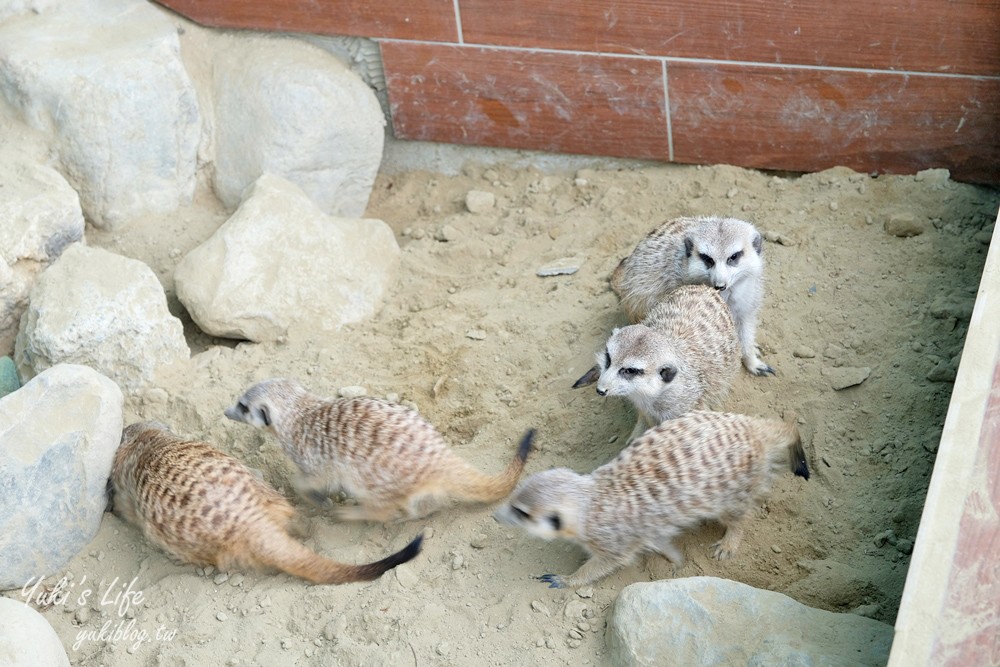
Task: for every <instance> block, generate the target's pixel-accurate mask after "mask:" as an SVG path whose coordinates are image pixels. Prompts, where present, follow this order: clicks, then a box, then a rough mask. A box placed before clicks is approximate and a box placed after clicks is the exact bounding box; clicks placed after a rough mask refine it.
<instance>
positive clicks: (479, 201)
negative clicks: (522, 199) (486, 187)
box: [465, 190, 497, 213]
mask: <svg viewBox="0 0 1000 667" xmlns="http://www.w3.org/2000/svg"><path fill="white" fill-rule="evenodd" d="M496 200H497V199H496V196H495V195H494V194H493V193H492V192H483V191H482V190H469V192H468V193H466V195H465V208H467V209H468V210H469V213H486V212H487V211H489V210H490V209H492V208H493V207H494V206H495V205H496Z"/></svg>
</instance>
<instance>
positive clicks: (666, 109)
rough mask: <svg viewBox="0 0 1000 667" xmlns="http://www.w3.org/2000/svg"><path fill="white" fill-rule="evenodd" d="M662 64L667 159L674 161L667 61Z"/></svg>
mask: <svg viewBox="0 0 1000 667" xmlns="http://www.w3.org/2000/svg"><path fill="white" fill-rule="evenodd" d="M661 64H662V66H663V104H664V107H663V110H664V112H665V113H664V115H665V116H666V117H667V159H668V160H669V161H670V162H673V161H674V131H673V128H672V127H671V124H670V89H669V88H668V87H667V61H666V60H664V61H662V62H661Z"/></svg>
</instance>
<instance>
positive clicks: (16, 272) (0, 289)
mask: <svg viewBox="0 0 1000 667" xmlns="http://www.w3.org/2000/svg"><path fill="white" fill-rule="evenodd" d="M0 183H2V184H3V185H2V187H0V353H3V354H7V353H10V352H12V351H13V350H14V338H15V337H16V336H17V327H18V324H19V323H20V321H21V315H23V314H24V309H25V308H26V307H27V306H28V292H29V290H30V289H31V286H32V285H33V284H34V282H35V278H36V277H37V275H38V274H39V273H40V272H41V271H43V270H44V269H45V267H47V266H48V265H49V264H51V263H52V262H53V260H55V259H56V258H57V257H58V256H59V255H60V254H61V253H62V251H63V250H64V249H65V248H66V246H68V245H69V244H71V243H74V242H76V241H80V240H81V239H82V238H83V211H82V210H80V199H79V197H77V195H76V192H74V191H73V188H71V187H70V185H69V183H67V182H66V179H65V178H63V177H62V176H60V175H59V172H57V171H55V170H54V169H50V168H49V167H46V166H43V165H40V164H35V163H32V162H29V161H26V160H23V159H18V158H17V157H14V156H12V155H8V154H6V153H3V154H0Z"/></svg>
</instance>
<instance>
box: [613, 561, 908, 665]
mask: <svg viewBox="0 0 1000 667" xmlns="http://www.w3.org/2000/svg"><path fill="white" fill-rule="evenodd" d="M892 636H893V629H892V626H891V625H887V624H885V623H880V622H878V621H875V620H872V619H869V618H864V617H861V616H857V615H855V614H836V613H833V612H829V611H823V610H820V609H813V608H811V607H807V606H805V605H803V604H800V603H798V602H796V601H795V600H793V599H791V598H790V597H787V596H785V595H782V594H780V593H775V592H773V591H766V590H759V589H756V588H753V587H751V586H747V585H746V584H742V583H739V582H736V581H729V580H725V579H718V578H715V577H690V578H685V579H671V580H665V581H657V582H652V583H638V584H632V585H630V586H627V587H625V588H624V589H623V590H622V592H621V593H620V594H619V596H618V598H617V599H616V600H615V603H614V606H613V607H612V610H611V613H610V615H609V620H608V629H607V636H606V640H607V644H608V649H609V658H610V659H609V663H610V664H612V665H629V666H640V665H657V666H659V665H801V666H807V665H848V664H850V665H884V664H885V662H886V660H887V659H888V657H889V648H890V646H891V644H892Z"/></svg>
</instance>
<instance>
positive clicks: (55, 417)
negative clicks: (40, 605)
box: [0, 364, 123, 655]
mask: <svg viewBox="0 0 1000 667" xmlns="http://www.w3.org/2000/svg"><path fill="white" fill-rule="evenodd" d="M122 403H123V398H122V392H121V390H120V389H119V388H118V386H117V385H116V384H115V383H114V382H112V381H111V380H109V379H108V378H106V377H104V376H103V375H101V374H100V373H98V372H96V371H93V370H91V369H89V368H86V367H84V366H76V365H72V364H61V365H59V366H55V367H53V368H50V369H49V370H47V371H45V372H44V373H42V374H40V375H38V376H37V377H35V378H34V379H33V380H31V381H30V382H28V383H27V384H26V385H24V386H23V387H21V389H19V390H17V391H15V392H14V393H13V394H8V395H7V396H5V397H3V398H2V399H0V563H3V568H0V590H7V589H11V588H21V587H22V586H24V585H25V584H26V583H27V582H28V581H29V579H32V578H35V579H36V580H37V578H38V577H48V576H51V575H53V574H56V573H57V572H58V571H59V570H60V569H61V568H62V567H64V566H65V565H66V563H67V562H69V560H70V558H72V557H73V556H75V555H76V554H77V553H78V552H79V551H80V550H81V549H83V548H84V547H85V546H86V545H87V544H88V543H89V542H90V541H91V540H92V539H94V536H95V535H96V534H97V529H98V528H99V527H100V525H101V517H102V516H103V514H104V510H105V507H106V506H107V501H108V499H107V492H106V488H107V482H108V476H109V475H110V473H111V463H112V461H113V460H114V455H115V450H117V449H118V443H119V442H120V441H121V432H122ZM0 655H2V654H0Z"/></svg>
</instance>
